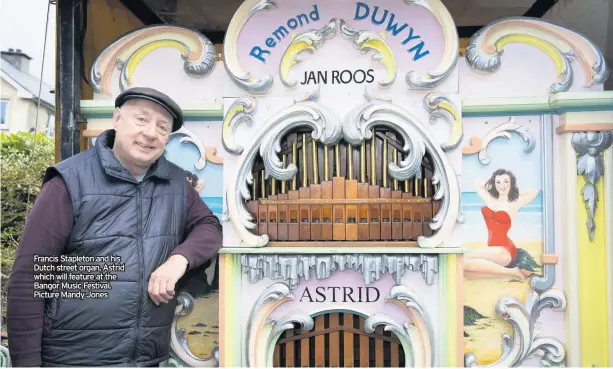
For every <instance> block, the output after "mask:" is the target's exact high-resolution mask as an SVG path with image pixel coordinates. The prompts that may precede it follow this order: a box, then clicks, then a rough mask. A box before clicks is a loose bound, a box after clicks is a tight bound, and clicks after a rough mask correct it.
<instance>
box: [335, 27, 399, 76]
mask: <svg viewBox="0 0 613 369" xmlns="http://www.w3.org/2000/svg"><path fill="white" fill-rule="evenodd" d="M340 22H341V26H340V31H341V34H342V35H344V36H345V37H347V38H348V39H349V40H351V43H352V44H353V46H354V47H355V48H356V49H358V50H360V51H361V53H362V54H365V53H367V52H368V51H369V50H373V51H374V52H375V54H374V55H373V57H372V58H373V60H376V61H378V62H380V63H381V65H383V67H385V71H386V77H385V80H383V81H378V82H377V84H378V85H379V86H380V87H389V86H390V85H391V84H392V83H394V81H395V80H396V59H395V58H394V54H393V53H392V49H391V48H390V46H389V44H388V43H387V42H386V41H385V39H384V38H383V36H382V35H380V34H378V33H376V32H373V31H366V30H355V29H353V28H351V27H350V26H348V25H347V24H346V23H345V21H344V20H342V19H341V21H340Z"/></svg>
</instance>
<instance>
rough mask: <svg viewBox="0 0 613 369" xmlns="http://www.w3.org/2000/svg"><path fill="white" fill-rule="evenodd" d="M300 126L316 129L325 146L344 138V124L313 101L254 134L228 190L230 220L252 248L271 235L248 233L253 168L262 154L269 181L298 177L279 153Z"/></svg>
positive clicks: (315, 134) (285, 112)
mask: <svg viewBox="0 0 613 369" xmlns="http://www.w3.org/2000/svg"><path fill="white" fill-rule="evenodd" d="M298 126H307V127H311V128H312V129H313V133H312V136H313V139H315V140H317V141H319V142H321V143H323V144H324V145H333V144H335V143H336V142H338V141H339V140H340V139H341V137H342V129H341V122H340V120H339V119H338V117H337V116H336V114H335V113H334V112H333V111H332V110H330V109H329V108H327V107H324V106H322V105H319V104H317V103H314V102H310V101H307V102H301V103H297V104H295V105H292V106H290V107H289V108H286V109H284V110H282V111H281V112H279V113H277V114H275V115H274V116H273V117H271V118H270V119H269V120H268V121H267V122H266V123H265V124H264V125H263V126H262V127H261V128H260V130H258V132H257V133H256V135H255V138H254V140H253V141H252V143H251V144H250V146H249V147H248V150H247V154H245V155H244V156H242V157H241V159H240V162H239V164H238V168H239V169H238V174H237V176H236V179H237V180H236V182H231V183H230V185H229V186H228V187H227V189H226V199H227V202H228V212H229V215H230V220H231V222H232V224H233V225H234V228H235V229H236V231H237V233H238V234H239V236H240V237H241V238H242V240H243V241H244V242H246V243H247V244H248V245H251V246H264V245H266V243H268V236H267V235H263V236H257V235H254V234H252V233H251V232H249V231H248V229H253V228H254V227H255V224H254V223H253V216H252V215H251V214H250V213H249V211H248V210H247V208H246V207H245V203H244V200H249V199H250V198H251V195H250V193H249V189H248V187H247V186H248V185H250V184H252V183H253V174H252V172H251V168H252V167H253V163H254V161H255V159H256V156H257V154H258V153H259V154H260V155H261V157H262V159H263V162H264V167H265V171H266V178H269V177H270V176H272V177H273V178H276V179H278V180H280V181H287V180H289V179H291V178H293V177H294V175H296V172H297V170H298V169H297V168H296V166H295V165H294V164H289V165H288V166H287V167H286V168H283V162H282V161H281V160H280V158H279V156H278V154H279V152H280V151H281V144H280V140H281V138H282V137H283V136H284V135H285V134H286V133H288V132H289V131H291V130H292V129H294V128H296V127H298Z"/></svg>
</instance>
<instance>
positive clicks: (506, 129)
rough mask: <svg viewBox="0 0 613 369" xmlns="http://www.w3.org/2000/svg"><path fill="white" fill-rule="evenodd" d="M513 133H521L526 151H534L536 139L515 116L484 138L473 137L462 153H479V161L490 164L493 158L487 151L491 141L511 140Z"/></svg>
mask: <svg viewBox="0 0 613 369" xmlns="http://www.w3.org/2000/svg"><path fill="white" fill-rule="evenodd" d="M511 133H515V134H517V135H519V136H520V137H521V138H522V139H523V140H524V141H525V142H526V147H524V152H526V153H531V152H532V151H534V148H535V147H536V140H535V139H534V137H533V136H532V134H531V133H530V130H529V129H528V127H526V126H524V125H521V124H517V123H516V122H515V117H510V118H509V121H508V122H506V123H502V124H500V125H498V126H496V127H494V128H493V129H492V130H491V131H489V132H488V133H487V134H486V135H485V137H484V138H483V140H481V139H480V138H478V137H471V138H470V144H469V146H467V147H464V148H463V149H462V155H473V154H477V153H478V154H479V162H481V164H484V165H486V164H489V163H490V162H491V161H492V158H491V157H490V155H489V153H488V152H487V148H488V146H489V145H490V143H492V141H494V140H495V139H497V138H506V139H507V140H510V139H511Z"/></svg>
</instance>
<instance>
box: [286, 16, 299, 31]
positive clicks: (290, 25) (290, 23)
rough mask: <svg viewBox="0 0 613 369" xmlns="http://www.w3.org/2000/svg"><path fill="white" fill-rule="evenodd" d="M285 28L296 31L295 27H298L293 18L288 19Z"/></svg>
mask: <svg viewBox="0 0 613 369" xmlns="http://www.w3.org/2000/svg"><path fill="white" fill-rule="evenodd" d="M292 22H293V23H292ZM292 24H293V26H292ZM287 26H288V27H289V28H291V29H296V27H298V21H296V20H295V19H294V18H290V19H289V20H288V21H287Z"/></svg>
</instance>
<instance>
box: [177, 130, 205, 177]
mask: <svg viewBox="0 0 613 369" xmlns="http://www.w3.org/2000/svg"><path fill="white" fill-rule="evenodd" d="M174 136H180V137H181V139H180V142H181V143H182V144H183V143H192V144H194V146H196V148H197V149H198V152H199V154H200V158H199V159H198V161H197V162H196V163H195V164H194V167H195V168H196V169H197V170H202V169H204V167H205V166H206V162H207V157H206V148H205V147H204V144H203V143H202V141H201V140H200V138H199V137H198V136H196V135H195V134H194V133H193V132H192V131H190V130H189V129H187V128H185V126H183V127H181V128H180V129H178V130H176V131H175V132H173V133H171V134H170V137H171V138H172V137H174Z"/></svg>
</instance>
